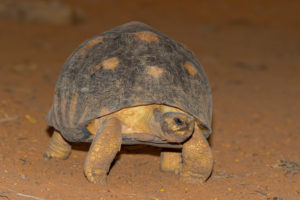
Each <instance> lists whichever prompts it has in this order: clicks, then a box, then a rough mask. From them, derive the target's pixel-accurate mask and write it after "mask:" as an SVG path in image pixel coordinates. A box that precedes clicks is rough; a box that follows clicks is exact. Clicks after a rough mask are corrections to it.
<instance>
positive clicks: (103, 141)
mask: <svg viewBox="0 0 300 200" xmlns="http://www.w3.org/2000/svg"><path fill="white" fill-rule="evenodd" d="M121 143H122V136H121V124H120V121H119V120H118V119H116V118H111V119H107V120H105V121H104V122H103V124H102V125H101V127H100V128H99V129H98V131H97V133H96V136H95V138H94V140H93V143H92V145H91V147H90V150H89V152H88V155H87V158H86V160H85V163H84V172H85V175H86V177H87V179H88V180H89V181H90V182H92V183H100V184H102V185H105V184H106V177H107V174H108V171H109V168H110V165H111V163H112V161H113V160H114V158H115V156H116V154H117V153H118V151H120V148H121Z"/></svg>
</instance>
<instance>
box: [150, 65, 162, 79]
mask: <svg viewBox="0 0 300 200" xmlns="http://www.w3.org/2000/svg"><path fill="white" fill-rule="evenodd" d="M163 72H164V70H163V69H162V68H161V67H158V66H148V67H147V73H148V74H149V75H151V76H153V77H154V78H159V77H160V76H161V75H162V73H163Z"/></svg>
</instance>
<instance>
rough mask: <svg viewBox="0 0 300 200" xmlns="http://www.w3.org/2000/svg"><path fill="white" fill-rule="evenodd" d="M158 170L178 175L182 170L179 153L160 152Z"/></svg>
mask: <svg viewBox="0 0 300 200" xmlns="http://www.w3.org/2000/svg"><path fill="white" fill-rule="evenodd" d="M160 169H161V171H164V172H172V173H175V174H180V172H181V170H182V157H181V152H161V153H160Z"/></svg>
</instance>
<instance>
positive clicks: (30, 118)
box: [25, 114, 36, 124]
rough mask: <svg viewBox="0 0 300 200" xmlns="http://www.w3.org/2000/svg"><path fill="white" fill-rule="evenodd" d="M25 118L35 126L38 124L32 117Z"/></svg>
mask: <svg viewBox="0 0 300 200" xmlns="http://www.w3.org/2000/svg"><path fill="white" fill-rule="evenodd" d="M25 118H26V119H27V120H28V121H29V122H30V123H32V124H35V123H36V120H35V119H33V118H32V117H31V116H30V115H28V114H27V115H25Z"/></svg>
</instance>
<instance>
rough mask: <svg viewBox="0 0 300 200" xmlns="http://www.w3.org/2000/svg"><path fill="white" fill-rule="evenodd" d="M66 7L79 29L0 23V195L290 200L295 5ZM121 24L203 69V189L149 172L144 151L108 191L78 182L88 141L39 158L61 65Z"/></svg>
mask: <svg viewBox="0 0 300 200" xmlns="http://www.w3.org/2000/svg"><path fill="white" fill-rule="evenodd" d="M66 2H67V3H69V4H70V5H71V6H72V7H74V8H80V9H81V10H82V12H83V13H84V15H85V21H84V22H83V23H81V24H76V25H51V24H46V23H38V24H34V23H26V22H17V21H14V20H9V19H0V199H1V200H2V199H3V200H6V199H9V200H15V199H17V200H18V199H39V200H41V199H45V200H46V199H47V200H58V199H66V200H68V199H80V200H89V199H93V200H94V199H97V200H115V199H120V200H123V199H124V200H125V199H126V200H127V199H132V200H135V199H139V200H144V199H145V200H151V199H152V200H171V199H174V200H177V199H178V200H195V199H205V200H206V199H207V200H223V199H229V200H232V199H245V200H247V199H251V200H252V199H258V200H260V199H261V200H296V199H300V174H299V172H300V169H299V165H297V163H300V154H299V153H300V134H299V129H300V123H299V119H300V101H299V99H300V78H299V77H300V66H299V63H300V37H299V35H300V14H299V10H300V2H299V1H296V0H295V1H277V0H275V1H258V0H254V1H243V2H242V1H233V0H231V1H218V0H213V1H200V0H185V1H182V2H181V3H175V2H174V1H167V0H166V1H154V0H147V1H137V0H136V1H133V0H132V1H118V0H111V1H108V0H103V1H96V0H86V1H79V0H72V1H71V0H70V1H66ZM178 2H179V1H178ZM132 20H138V21H143V22H145V23H147V24H149V25H151V26H153V27H155V28H156V29H158V30H160V31H161V32H163V33H165V34H167V35H169V36H170V37H171V38H173V39H175V40H177V41H179V42H181V43H184V44H185V45H186V46H187V47H188V48H189V49H191V50H192V51H194V52H195V54H196V55H197V57H198V58H199V60H200V62H201V63H202V65H203V66H204V68H205V70H206V72H207V75H208V78H209V81H210V84H211V86H212V92H213V105H214V109H213V135H212V136H211V137H210V140H209V141H210V144H211V147H212V150H213V154H214V161H215V165H214V171H213V173H212V175H211V177H210V179H209V180H208V181H207V182H206V183H204V184H201V185H192V184H184V183H182V182H180V181H179V180H178V177H177V176H176V175H173V174H168V173H162V172H160V170H159V153H160V149H158V148H153V147H145V146H134V147H124V148H123V149H122V151H121V153H120V154H119V156H118V159H117V160H116V162H115V164H114V166H113V167H112V169H111V171H110V175H109V179H108V186H107V187H103V186H100V185H94V184H91V183H89V182H88V181H87V180H86V178H85V177H84V175H83V162H84V159H85V156H86V154H87V151H88V148H89V145H85V144H74V145H73V152H72V155H71V157H70V158H69V159H68V160H64V161H61V160H50V161H49V160H46V159H44V158H43V156H42V155H43V152H44V150H45V149H46V147H47V145H48V142H49V139H50V134H49V133H50V132H51V129H49V127H48V125H47V123H46V121H45V117H46V115H47V112H48V110H49V108H50V105H51V103H52V98H53V92H54V87H55V82H56V80H57V77H58V74H59V72H60V69H61V67H62V65H63V63H64V61H65V60H66V58H67V57H68V56H69V55H70V54H71V52H72V51H73V50H74V49H75V48H76V47H77V46H78V45H79V44H80V43H81V42H83V41H84V40H86V39H88V38H90V37H92V36H94V35H97V34H100V33H101V32H103V31H105V30H108V29H111V28H113V27H115V26H117V25H120V24H123V23H126V22H128V21H132ZM5 120H6V121H5Z"/></svg>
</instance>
